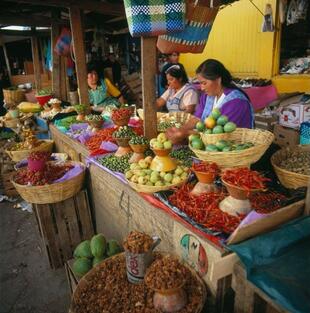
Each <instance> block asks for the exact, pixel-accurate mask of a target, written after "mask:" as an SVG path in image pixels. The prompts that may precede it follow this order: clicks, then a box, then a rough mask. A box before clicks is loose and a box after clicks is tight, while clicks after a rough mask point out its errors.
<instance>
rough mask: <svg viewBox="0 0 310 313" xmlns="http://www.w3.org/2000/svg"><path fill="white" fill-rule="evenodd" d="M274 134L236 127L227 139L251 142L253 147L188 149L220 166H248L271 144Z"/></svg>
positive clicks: (200, 157)
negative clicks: (220, 149)
mask: <svg viewBox="0 0 310 313" xmlns="http://www.w3.org/2000/svg"><path fill="white" fill-rule="evenodd" d="M273 139H274V135H273V134H272V133H271V132H269V131H267V130H261V129H248V128H237V129H236V130H235V131H234V132H232V133H230V137H229V140H234V141H236V142H238V143H246V142H252V143H253V144H254V147H251V148H248V149H245V150H238V151H228V152H209V151H202V150H197V149H193V148H192V147H191V146H189V147H190V149H191V150H192V151H193V152H194V153H195V154H196V156H197V157H198V159H200V160H202V161H208V162H216V163H217V165H218V166H219V167H221V168H229V167H249V166H250V165H251V164H253V163H255V162H256V161H258V160H259V159H260V158H261V156H262V155H263V154H264V153H265V151H266V150H267V149H268V147H269V146H270V145H271V143H272V141H273Z"/></svg>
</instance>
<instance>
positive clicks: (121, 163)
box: [98, 153, 132, 173]
mask: <svg viewBox="0 0 310 313" xmlns="http://www.w3.org/2000/svg"><path fill="white" fill-rule="evenodd" d="M131 156H132V154H131V153H128V154H125V155H123V156H121V157H116V156H115V155H109V156H107V157H103V158H100V159H98V162H99V163H100V164H101V165H103V166H105V167H106V168H108V169H109V170H111V171H113V172H119V173H125V172H126V171H127V170H128V169H129V167H130V164H129V159H130V158H131Z"/></svg>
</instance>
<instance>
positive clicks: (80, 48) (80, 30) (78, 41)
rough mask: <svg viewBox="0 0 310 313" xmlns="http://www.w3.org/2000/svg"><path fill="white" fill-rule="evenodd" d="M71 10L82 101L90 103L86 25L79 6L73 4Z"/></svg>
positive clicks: (76, 65) (76, 66)
mask: <svg viewBox="0 0 310 313" xmlns="http://www.w3.org/2000/svg"><path fill="white" fill-rule="evenodd" d="M69 12H70V24H71V32H72V39H73V48H74V56H75V68H76V74H77V83H78V88H79V95H80V103H83V104H86V105H89V99H88V87H87V69H86V53H85V45H84V27H83V23H82V16H81V10H80V9H79V8H78V7H74V6H71V7H70V8H69Z"/></svg>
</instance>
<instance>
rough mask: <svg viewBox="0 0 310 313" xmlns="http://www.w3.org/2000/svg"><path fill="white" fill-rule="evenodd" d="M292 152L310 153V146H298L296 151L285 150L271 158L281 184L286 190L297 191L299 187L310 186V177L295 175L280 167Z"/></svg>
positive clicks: (295, 148)
mask: <svg viewBox="0 0 310 313" xmlns="http://www.w3.org/2000/svg"><path fill="white" fill-rule="evenodd" d="M292 151H300V152H301V151H308V152H309V153H310V146H309V145H306V146H297V147H294V150H293V149H292V148H284V149H281V150H279V151H277V152H276V153H275V154H274V155H273V156H272V157H271V164H272V166H273V168H274V171H275V172H276V174H277V176H278V178H279V180H280V182H281V184H282V185H283V186H284V187H286V188H292V189H297V188H299V187H307V186H308V184H310V176H309V175H303V174H298V173H294V172H291V171H288V170H285V169H283V168H281V167H279V166H278V165H279V164H280V163H281V161H283V160H286V159H287V157H288V154H289V153H290V152H292Z"/></svg>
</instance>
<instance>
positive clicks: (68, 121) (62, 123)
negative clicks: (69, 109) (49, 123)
mask: <svg viewBox="0 0 310 313" xmlns="http://www.w3.org/2000/svg"><path fill="white" fill-rule="evenodd" d="M76 123H83V122H82V121H77V120H76V116H68V117H65V118H63V119H61V120H56V121H55V125H56V126H59V127H64V128H67V129H68V128H70V126H71V125H72V124H76Z"/></svg>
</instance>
